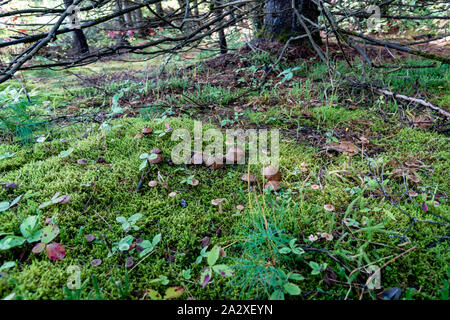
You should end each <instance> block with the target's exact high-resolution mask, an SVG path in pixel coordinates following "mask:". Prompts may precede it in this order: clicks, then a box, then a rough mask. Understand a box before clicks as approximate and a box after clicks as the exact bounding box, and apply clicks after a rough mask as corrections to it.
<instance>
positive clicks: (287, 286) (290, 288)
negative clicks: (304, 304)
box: [283, 282, 302, 296]
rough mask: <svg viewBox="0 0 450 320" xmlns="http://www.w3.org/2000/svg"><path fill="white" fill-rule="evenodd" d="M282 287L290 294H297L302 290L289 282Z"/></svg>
mask: <svg viewBox="0 0 450 320" xmlns="http://www.w3.org/2000/svg"><path fill="white" fill-rule="evenodd" d="M283 289H284V292H286V293H289V294H290V295H292V296H298V295H299V294H300V293H301V292H302V291H301V290H300V288H299V287H298V286H297V285H296V284H294V283H290V282H287V283H285V284H284V286H283Z"/></svg>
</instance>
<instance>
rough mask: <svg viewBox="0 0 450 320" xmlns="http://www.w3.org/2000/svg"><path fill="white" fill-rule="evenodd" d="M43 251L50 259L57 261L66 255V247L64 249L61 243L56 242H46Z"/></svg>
mask: <svg viewBox="0 0 450 320" xmlns="http://www.w3.org/2000/svg"><path fill="white" fill-rule="evenodd" d="M45 252H46V253H47V256H48V257H49V258H50V260H52V261H59V260H61V259H64V257H65V256H66V249H64V247H63V245H62V244H60V243H56V242H53V243H50V244H48V245H47V247H46V248H45Z"/></svg>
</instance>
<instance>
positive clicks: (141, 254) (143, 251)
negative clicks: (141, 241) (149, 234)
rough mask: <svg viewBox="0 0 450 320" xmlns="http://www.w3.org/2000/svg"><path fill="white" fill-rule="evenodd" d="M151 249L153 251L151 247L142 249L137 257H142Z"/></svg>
mask: <svg viewBox="0 0 450 320" xmlns="http://www.w3.org/2000/svg"><path fill="white" fill-rule="evenodd" d="M152 251H153V247H151V248H147V249H144V250H142V251H141V252H140V253H139V257H140V258H142V257H143V256H145V255H147V254H149V253H150V252H152Z"/></svg>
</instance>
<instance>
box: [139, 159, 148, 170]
mask: <svg viewBox="0 0 450 320" xmlns="http://www.w3.org/2000/svg"><path fill="white" fill-rule="evenodd" d="M146 167H147V160H144V161H142V162H141V165H140V166H139V171H142V170H144V169H145V168H146Z"/></svg>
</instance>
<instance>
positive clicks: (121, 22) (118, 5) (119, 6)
mask: <svg viewBox="0 0 450 320" xmlns="http://www.w3.org/2000/svg"><path fill="white" fill-rule="evenodd" d="M115 3H116V11H122V2H121V0H115ZM117 21H118V22H119V29H120V30H122V29H125V19H124V17H123V15H120V16H118V17H117Z"/></svg>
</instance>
